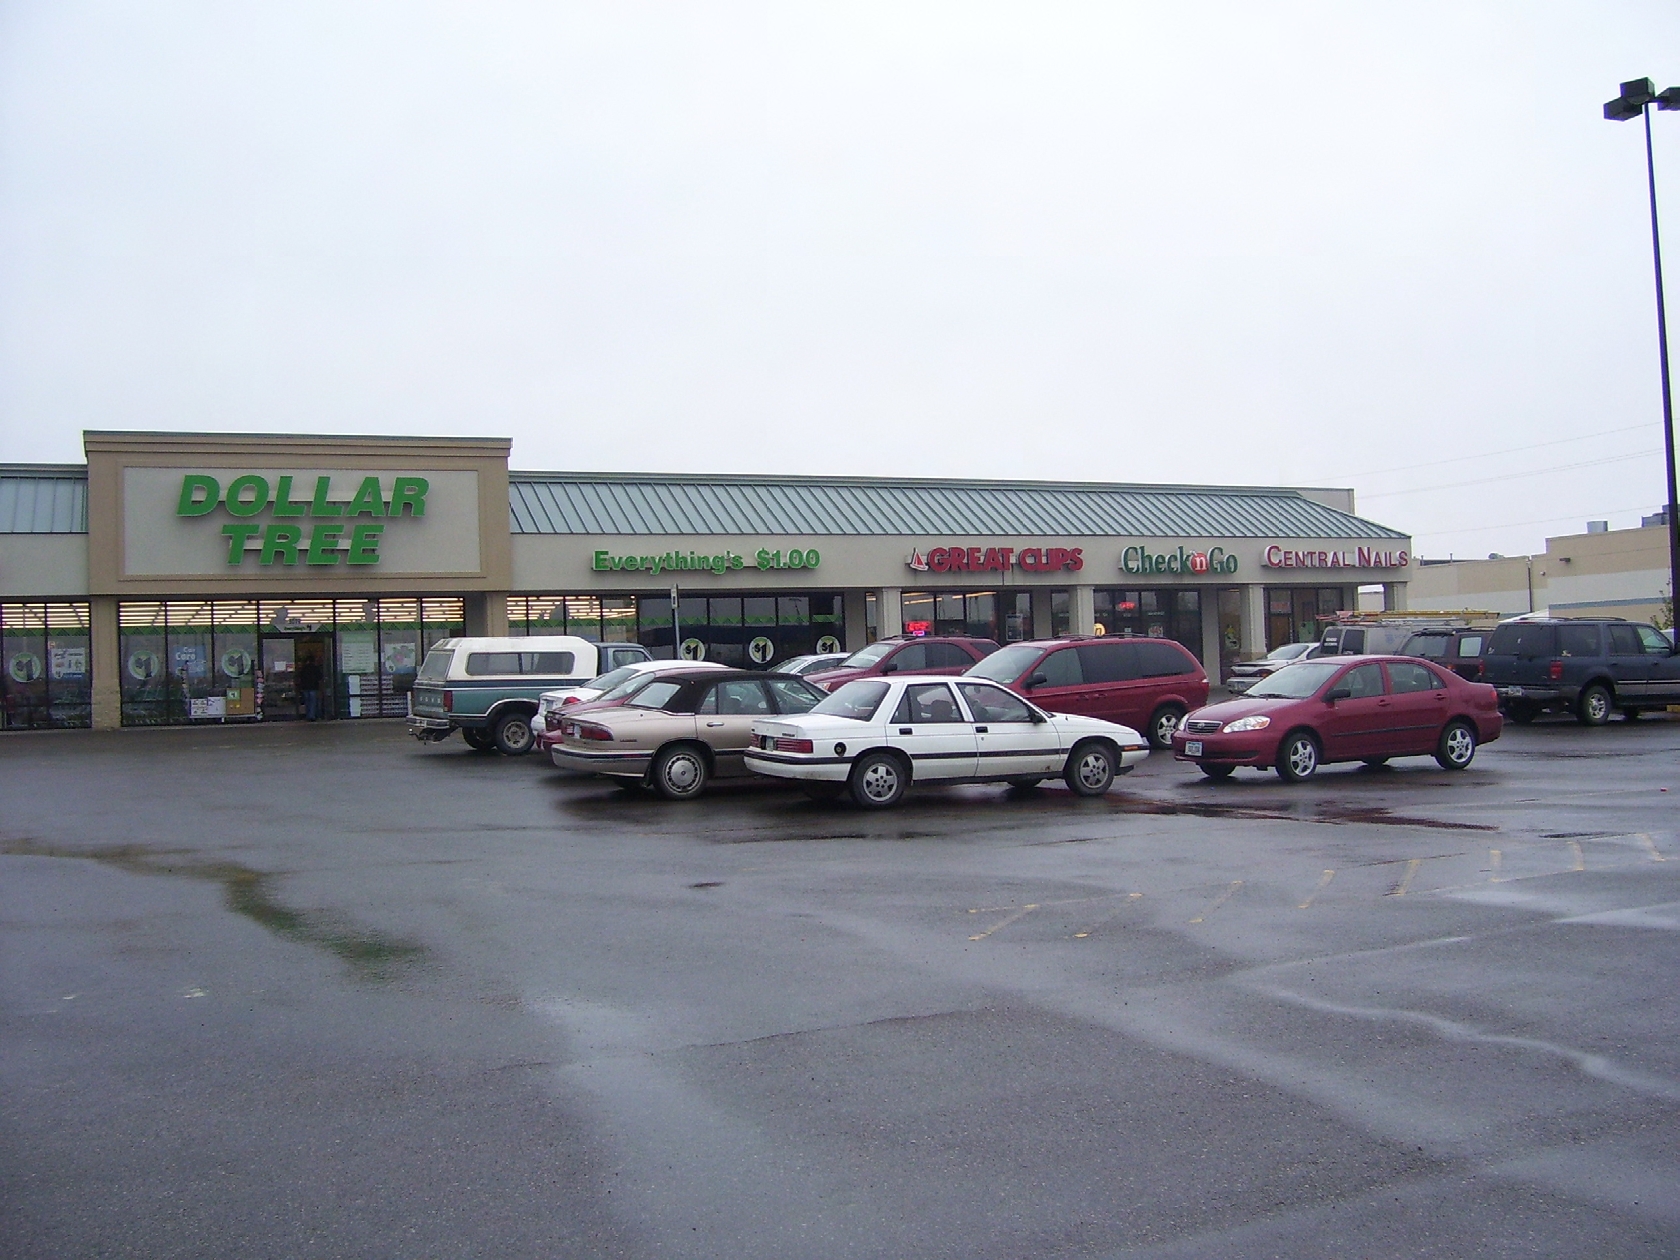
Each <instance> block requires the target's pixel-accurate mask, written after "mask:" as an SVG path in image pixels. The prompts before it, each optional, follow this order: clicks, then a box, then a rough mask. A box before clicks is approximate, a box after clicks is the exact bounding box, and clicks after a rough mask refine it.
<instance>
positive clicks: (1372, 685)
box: [1336, 664, 1383, 700]
mask: <svg viewBox="0 0 1680 1260" xmlns="http://www.w3.org/2000/svg"><path fill="white" fill-rule="evenodd" d="M1336 686H1338V687H1346V688H1347V689H1348V691H1349V693H1350V698H1351V699H1354V700H1364V699H1367V698H1368V697H1370V696H1380V695H1382V693H1383V676H1382V666H1381V665H1377V664H1371V665H1360V666H1359V667H1357V668H1356V669H1350V670H1348V672H1347V673H1345V674H1343V675H1342V681H1341V682H1339V683H1337V684H1336Z"/></svg>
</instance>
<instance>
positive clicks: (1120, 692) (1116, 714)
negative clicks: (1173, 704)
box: [1079, 639, 1155, 731]
mask: <svg viewBox="0 0 1680 1260" xmlns="http://www.w3.org/2000/svg"><path fill="white" fill-rule="evenodd" d="M1141 646H1142V644H1140V643H1131V642H1127V641H1126V640H1124V639H1116V640H1115V641H1113V642H1112V643H1082V644H1080V645H1079V663H1080V664H1081V665H1082V666H1084V668H1085V682H1086V683H1087V685H1088V686H1089V687H1090V692H1089V700H1088V703H1087V705H1086V707H1085V708H1084V709H1083V710H1081V712H1084V713H1088V714H1089V715H1090V716H1092V717H1097V718H1102V719H1103V720H1104V721H1107V722H1119V723H1120V724H1121V725H1123V726H1129V727H1131V728H1132V729H1133V730H1138V731H1141V730H1142V729H1143V728H1144V727H1145V726H1147V725H1148V724H1149V711H1150V708H1149V697H1150V696H1151V695H1152V694H1153V693H1154V688H1155V682H1154V680H1153V679H1150V678H1145V677H1144V676H1143V670H1142V668H1140V666H1139V664H1138V649H1139V648H1140V647H1141Z"/></svg>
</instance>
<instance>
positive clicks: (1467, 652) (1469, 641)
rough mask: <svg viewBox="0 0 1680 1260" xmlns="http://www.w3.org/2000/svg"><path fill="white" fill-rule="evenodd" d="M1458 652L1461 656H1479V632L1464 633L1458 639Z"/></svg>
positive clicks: (1480, 645) (1480, 639)
mask: <svg viewBox="0 0 1680 1260" xmlns="http://www.w3.org/2000/svg"><path fill="white" fill-rule="evenodd" d="M1458 654H1459V656H1460V657H1461V658H1462V657H1466V656H1480V655H1481V654H1482V636H1481V635H1479V634H1467V635H1465V636H1464V637H1463V638H1462V639H1460V640H1459V641H1458Z"/></svg>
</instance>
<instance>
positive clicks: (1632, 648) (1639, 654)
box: [1605, 625, 1656, 702]
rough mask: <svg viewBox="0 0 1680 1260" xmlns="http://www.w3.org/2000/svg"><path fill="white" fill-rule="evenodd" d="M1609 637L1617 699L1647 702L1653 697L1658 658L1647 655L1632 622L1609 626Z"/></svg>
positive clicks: (1611, 671)
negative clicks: (1631, 624) (1653, 683)
mask: <svg viewBox="0 0 1680 1260" xmlns="http://www.w3.org/2000/svg"><path fill="white" fill-rule="evenodd" d="M1605 630H1606V631H1608V634H1607V636H1606V637H1607V638H1608V639H1609V640H1610V642H1609V648H1610V677H1611V678H1612V679H1614V680H1615V683H1616V698H1617V699H1618V700H1633V701H1638V702H1644V701H1645V700H1647V699H1649V698H1650V694H1651V682H1652V678H1651V676H1652V675H1653V674H1654V673H1655V672H1656V658H1655V657H1653V656H1647V655H1646V653H1645V644H1644V643H1642V642H1641V641H1640V638H1639V632H1638V631H1637V630H1636V629H1634V628H1633V627H1632V626H1630V625H1613V626H1606V627H1605Z"/></svg>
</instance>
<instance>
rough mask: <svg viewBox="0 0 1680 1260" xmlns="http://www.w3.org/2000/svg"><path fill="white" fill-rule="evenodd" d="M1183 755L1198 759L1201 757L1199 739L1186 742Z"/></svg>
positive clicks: (1200, 742)
mask: <svg viewBox="0 0 1680 1260" xmlns="http://www.w3.org/2000/svg"><path fill="white" fill-rule="evenodd" d="M1184 755H1185V756H1186V757H1200V756H1201V755H1202V741H1201V740H1199V739H1192V740H1186V741H1185V744H1184Z"/></svg>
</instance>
